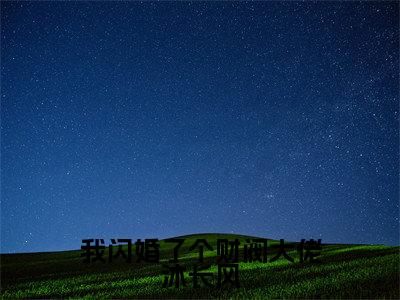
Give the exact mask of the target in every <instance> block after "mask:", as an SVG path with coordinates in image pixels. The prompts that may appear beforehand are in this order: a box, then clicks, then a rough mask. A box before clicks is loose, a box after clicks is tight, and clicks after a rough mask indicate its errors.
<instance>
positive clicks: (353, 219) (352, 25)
mask: <svg viewBox="0 0 400 300" xmlns="http://www.w3.org/2000/svg"><path fill="white" fill-rule="evenodd" d="M1 10H2V11H1V25H2V27H1V178H2V182H1V252H3V253H8V252H32V251H52V250H65V249H78V248H80V246H81V244H82V242H81V241H82V239H86V238H104V239H106V243H107V244H108V243H109V239H110V238H132V239H137V238H142V239H144V238H166V237H172V236H177V235H183V234H191V233H202V232H219V233H221V232H223V233H230V232H233V233H239V234H249V235H256V236H262V237H267V238H275V239H279V238H283V239H285V240H291V241H300V239H302V238H305V239H310V238H314V239H315V238H321V239H322V242H323V243H324V242H336V243H384V244H390V245H395V244H398V243H399V235H398V230H399V169H398V167H399V132H398V119H399V113H398V112H399V94H398V92H399V89H398V81H399V28H398V24H399V12H398V11H399V4H398V3H396V2H365V3H360V2H329V3H328V2H325V3H323V2H318V3H314V2H303V3H302V2H257V3H250V2H174V3H172V2H159V3H157V2H144V3H143V2H119V3H117V2H36V3H33V2H4V1H3V2H1ZM107 239H108V241H107Z"/></svg>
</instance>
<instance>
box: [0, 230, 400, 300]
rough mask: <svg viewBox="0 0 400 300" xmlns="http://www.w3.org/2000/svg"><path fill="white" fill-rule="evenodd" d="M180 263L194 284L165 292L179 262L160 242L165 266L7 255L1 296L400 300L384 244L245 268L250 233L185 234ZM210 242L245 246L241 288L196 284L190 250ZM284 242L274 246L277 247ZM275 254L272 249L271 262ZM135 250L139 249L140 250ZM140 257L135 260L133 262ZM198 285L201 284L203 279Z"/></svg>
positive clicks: (209, 256) (212, 259)
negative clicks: (168, 273) (168, 268)
mask: <svg viewBox="0 0 400 300" xmlns="http://www.w3.org/2000/svg"><path fill="white" fill-rule="evenodd" d="M185 238H186V240H185V243H184V245H183V246H182V247H181V249H180V255H179V258H180V263H181V264H183V265H185V266H186V267H187V271H186V272H185V273H184V274H185V279H186V281H187V283H188V286H187V287H180V288H179V289H176V288H175V287H171V288H162V280H163V278H164V275H162V270H163V269H162V264H165V263H166V262H167V260H168V258H172V257H173V252H172V251H173V247H174V246H175V244H166V243H164V242H163V241H161V242H160V263H159V264H154V263H152V264H151V263H135V262H132V263H126V262H125V261H124V260H123V259H121V260H119V261H115V262H112V263H108V262H106V263H101V262H95V263H91V264H85V263H83V262H82V260H83V258H82V257H81V256H80V253H81V251H80V250H78V251H64V252H52V253H24V254H3V255H1V297H2V298H13V299H14V298H61V297H62V298H87V299H98V298H203V299H204V298H235V299H236V298H241V299H249V298H253V299H260V298H263V299H288V298H289V299H295V298H299V299H316V298H322V299H324V298H330V299H349V298H351V299H354V298H358V299H399V298H400V293H399V285H400V280H399V274H400V272H399V266H400V252H399V250H400V247H389V246H382V245H323V248H322V252H321V256H320V257H319V259H320V260H321V263H309V262H307V263H299V262H298V256H297V253H296V252H294V251H291V252H289V255H290V256H292V257H294V258H295V263H291V262H288V261H286V260H285V259H284V258H282V257H281V258H280V259H279V260H277V261H275V262H273V263H271V262H267V263H260V262H253V263H244V262H242V257H243V248H242V247H243V244H244V239H245V238H246V237H245V236H238V235H232V234H230V235H222V234H203V235H191V236H185ZM197 238H206V239H207V241H208V242H209V243H210V244H211V245H212V246H213V247H214V249H216V240H217V238H228V239H230V240H232V239H235V238H239V239H240V241H241V248H240V253H241V254H240V263H239V282H240V287H239V288H235V287H233V286H228V285H227V286H224V287H223V288H221V289H218V288H216V287H212V288H209V287H206V286H203V285H201V286H200V287H199V288H197V289H194V288H193V287H192V278H191V277H190V276H189V272H190V271H191V266H192V265H193V264H194V263H195V260H196V259H197V252H189V251H188V248H189V247H190V245H192V244H193V243H194V241H195V240H196V239H197ZM276 243H277V241H269V244H268V245H269V246H270V245H271V244H276ZM275 251H276V250H272V248H269V254H268V258H269V259H270V258H271V257H272V256H273V255H274V252H275ZM133 252H134V247H133ZM216 255H217V254H216V251H215V250H214V251H207V252H205V256H204V257H205V261H206V263H208V264H211V267H210V268H209V269H208V270H207V272H213V273H214V277H213V278H212V279H211V280H210V282H211V283H212V284H213V285H214V286H215V285H216V279H217V266H216ZM134 259H135V256H134V255H133V261H134ZM199 282H201V281H200V280H199Z"/></svg>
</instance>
